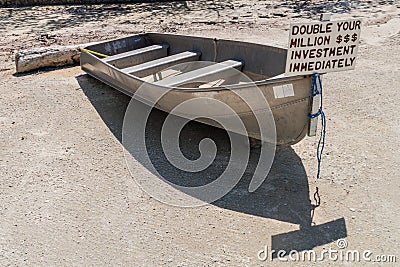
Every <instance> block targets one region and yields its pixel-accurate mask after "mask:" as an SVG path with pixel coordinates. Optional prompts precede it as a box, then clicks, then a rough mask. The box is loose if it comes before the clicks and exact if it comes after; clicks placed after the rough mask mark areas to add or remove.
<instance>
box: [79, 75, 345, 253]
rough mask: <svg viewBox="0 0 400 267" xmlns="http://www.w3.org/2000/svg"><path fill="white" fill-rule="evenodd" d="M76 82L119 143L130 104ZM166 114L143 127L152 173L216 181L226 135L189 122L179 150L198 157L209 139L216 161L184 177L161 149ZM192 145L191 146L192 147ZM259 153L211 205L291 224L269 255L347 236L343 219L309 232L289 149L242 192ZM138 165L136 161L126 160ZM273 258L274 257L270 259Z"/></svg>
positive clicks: (107, 90)
mask: <svg viewBox="0 0 400 267" xmlns="http://www.w3.org/2000/svg"><path fill="white" fill-rule="evenodd" d="M77 81H78V83H79V85H80V87H81V89H82V90H83V92H84V93H85V95H86V96H87V98H88V99H89V100H90V102H91V103H92V105H93V106H94V108H95V109H96V111H97V112H98V114H99V115H100V117H101V118H102V120H103V121H104V123H105V124H106V125H107V127H108V128H109V129H110V131H111V132H112V133H113V134H114V136H115V137H116V138H117V139H118V140H119V141H120V142H121V143H122V126H123V120H124V115H125V110H126V108H127V106H128V104H129V102H130V101H131V98H130V97H128V96H126V95H124V94H122V93H120V92H119V91H117V90H114V89H112V88H111V87H109V86H107V85H105V84H103V83H101V82H99V81H97V80H95V79H94V78H91V77H90V76H89V75H87V74H84V75H80V76H78V77H77ZM167 115H168V114H166V113H165V112H162V111H160V110H157V109H153V111H152V112H151V113H150V116H149V118H148V121H147V126H146V148H147V151H148V155H149V157H150V159H151V161H152V163H153V165H154V167H155V168H156V170H157V171H158V172H159V173H160V174H161V175H163V177H164V178H166V179H167V180H169V181H171V182H173V183H176V184H179V185H184V186H199V185H204V184H207V183H209V182H211V181H212V180H213V178H216V177H218V176H219V175H220V174H221V173H222V172H223V171H224V169H225V167H226V165H227V163H228V161H229V156H230V142H229V136H228V134H227V133H226V132H225V131H224V130H221V129H219V128H214V127H212V126H208V125H205V124H201V123H198V122H195V121H191V122H189V123H188V124H187V125H186V126H185V127H184V128H183V130H182V131H181V133H180V136H179V138H180V148H181V151H182V153H183V154H184V155H185V156H186V157H187V158H189V159H196V158H198V157H199V156H200V152H199V150H198V144H199V142H200V140H202V139H204V138H207V137H208V138H211V139H212V140H213V141H214V142H215V144H216V146H217V151H218V152H217V156H216V160H214V162H213V163H212V164H211V165H210V166H209V167H208V168H207V169H205V170H204V171H201V172H198V173H185V172H183V171H180V170H179V169H177V168H175V167H174V166H173V165H171V164H170V163H169V162H168V160H167V159H166V157H165V155H164V153H163V149H162V146H161V140H160V139H161V138H160V131H161V126H162V123H163V121H164V119H165V118H166V116H167ZM194 144H195V145H194ZM259 153H260V150H259V149H253V150H251V154H250V160H249V164H248V166H247V169H246V171H245V173H244V175H243V177H242V179H241V180H240V181H239V183H238V184H237V185H236V186H235V187H234V188H233V190H231V191H230V192H229V193H228V194H226V195H225V196H224V197H222V198H221V199H219V200H217V201H215V202H213V203H212V205H215V206H218V207H221V208H224V209H229V210H234V211H237V212H242V213H246V214H251V215H254V216H260V217H264V218H270V219H275V220H279V221H282V222H288V223H292V224H297V225H299V226H300V229H299V230H296V231H292V232H288V233H282V234H278V235H275V236H272V245H271V249H273V250H275V251H279V250H285V251H286V252H289V251H291V250H297V251H303V250H311V249H312V248H314V247H316V246H320V245H323V244H327V243H330V242H333V241H335V240H338V239H340V238H345V237H346V236H347V230H346V223H345V220H344V218H340V219H338V220H334V221H331V222H327V223H325V224H322V225H318V226H313V225H312V217H311V211H312V210H313V209H314V206H313V205H312V204H311V201H310V198H309V195H310V192H309V186H308V179H307V174H306V172H305V169H304V166H303V164H302V161H301V159H300V157H299V156H298V155H297V154H296V153H295V152H294V150H293V149H292V148H291V147H279V148H278V149H277V151H276V155H275V158H274V162H273V165H272V168H271V170H270V173H269V174H268V177H267V179H266V180H265V181H264V183H263V184H262V185H261V186H260V187H259V188H258V189H257V190H256V191H255V192H253V193H249V192H248V185H249V182H250V180H251V177H252V173H253V172H254V169H255V167H256V165H257V163H258V157H259ZM132 156H133V157H134V158H135V159H136V160H137V161H139V162H141V155H135V154H133V155H132ZM274 256H276V255H274Z"/></svg>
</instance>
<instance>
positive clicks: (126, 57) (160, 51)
mask: <svg viewBox="0 0 400 267" xmlns="http://www.w3.org/2000/svg"><path fill="white" fill-rule="evenodd" d="M168 48H169V45H168V44H166V43H163V44H160V45H151V46H146V47H143V48H139V49H134V50H131V51H128V52H125V53H120V54H116V55H113V56H109V57H106V58H104V59H103V61H104V62H107V63H109V64H111V65H113V66H114V67H117V68H119V69H122V68H127V67H129V66H133V65H137V64H142V63H144V62H147V61H151V60H155V59H158V58H162V57H166V56H167V55H168Z"/></svg>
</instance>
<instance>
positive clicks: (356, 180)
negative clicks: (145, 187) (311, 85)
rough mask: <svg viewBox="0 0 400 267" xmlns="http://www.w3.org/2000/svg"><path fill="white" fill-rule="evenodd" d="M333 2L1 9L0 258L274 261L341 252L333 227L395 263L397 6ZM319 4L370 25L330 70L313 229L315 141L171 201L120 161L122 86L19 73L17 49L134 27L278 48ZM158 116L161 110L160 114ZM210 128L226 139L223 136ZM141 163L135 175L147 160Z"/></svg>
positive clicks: (19, 261)
mask: <svg viewBox="0 0 400 267" xmlns="http://www.w3.org/2000/svg"><path fill="white" fill-rule="evenodd" d="M302 3H303V5H301V4H302ZM329 3H330V4H326V5H322V4H321V3H320V2H318V1H313V3H310V2H292V1H286V2H284V1H233V2H230V3H225V2H222V1H221V2H219V1H215V2H212V1H198V2H196V3H188V5H187V6H186V7H185V6H184V5H182V4H177V3H174V4H170V3H169V4H168V3H167V4H162V5H161V4H160V5H155V4H139V5H128V6H88V7H80V6H74V7H63V6H59V7H36V8H24V9H0V19H1V24H0V31H1V32H0V34H1V37H0V58H1V61H0V62H1V65H0V88H1V90H0V145H1V150H0V151H1V152H0V167H1V168H0V179H1V181H0V203H1V206H0V213H1V218H0V265H2V266H4V265H53V266H54V265H58V266H81V265H92V266H98V265H130V266H159V265H165V266H263V265H265V266H267V265H270V264H271V262H269V260H267V261H266V262H262V261H259V260H258V259H257V252H258V251H259V250H261V249H262V248H264V246H268V247H269V248H275V249H279V248H284V249H286V250H291V249H298V250H304V249H314V250H315V251H317V252H321V251H322V250H324V249H329V248H333V249H336V248H337V246H336V243H335V240H336V239H338V238H346V241H347V242H348V249H352V250H359V251H361V252H362V251H364V250H370V251H371V252H373V256H375V255H378V254H384V255H396V256H397V262H399V261H400V249H399V244H400V231H399V230H400V227H399V223H398V222H399V219H400V215H399V214H400V208H399V202H400V197H399V194H398V192H399V190H400V186H399V179H400V175H399V171H398V170H399V167H400V157H399V155H398V153H399V151H400V117H399V116H398V114H399V113H400V107H399V105H398V103H400V94H399V93H398V88H399V84H400V78H399V74H400V64H399V62H400V33H399V30H400V15H399V14H400V12H399V7H400V6H399V3H398V2H396V1H380V2H379V3H378V2H377V1H360V2H353V3H354V4H351V3H349V2H346V1H343V2H337V1H333V2H329ZM355 3H356V4H355ZM205 4H207V5H205ZM321 11H330V12H333V13H334V17H333V19H339V18H345V17H350V16H354V17H361V18H363V19H364V28H363V29H362V40H361V44H360V48H359V58H358V62H357V67H356V69H355V70H354V71H348V72H340V73H331V74H328V75H325V76H324V89H325V110H326V111H325V112H326V114H327V118H328V133H327V145H326V150H325V151H326V152H325V154H324V160H323V169H322V178H321V180H319V181H318V186H319V188H320V193H321V198H322V204H321V206H320V207H319V208H317V209H316V211H315V216H314V218H313V222H314V223H315V224H316V226H314V227H309V224H310V220H311V217H310V204H311V203H313V201H311V199H312V193H313V190H314V187H315V184H316V182H315V179H314V177H315V173H316V159H315V147H316V139H315V138H306V139H304V140H303V141H302V142H300V143H299V144H296V145H295V146H293V147H292V148H281V149H279V150H278V152H277V155H276V159H275V162H274V165H273V167H272V170H271V173H270V175H269V177H268V179H267V180H266V181H265V182H264V184H263V185H262V186H261V188H260V189H258V190H257V191H256V192H255V193H252V194H249V193H248V192H247V184H248V180H246V177H247V176H246V177H244V178H245V179H244V181H242V182H241V183H239V185H238V186H237V187H236V188H235V189H234V190H233V191H232V192H231V193H229V194H228V195H227V196H225V197H224V198H223V199H221V200H219V201H217V202H215V203H213V204H210V205H207V206H204V207H201V208H177V207H171V206H167V205H165V204H162V203H160V202H158V201H156V200H154V199H152V198H151V197H149V196H148V195H147V194H146V193H144V192H142V191H141V190H140V189H139V187H138V186H137V185H136V183H135V182H134V180H133V179H132V176H131V174H130V173H129V171H128V169H127V167H126V164H125V161H124V157H123V152H122V145H121V143H120V140H121V126H122V119H123V115H124V111H125V108H126V106H127V104H128V103H129V98H128V97H126V96H124V95H122V94H120V93H119V92H116V91H115V90H113V89H111V88H109V87H108V86H105V85H103V84H101V83H100V82H98V81H96V80H94V79H92V78H90V77H88V76H87V75H85V74H84V73H83V72H82V71H81V70H80V68H79V67H69V68H64V69H54V70H42V71H37V72H33V73H28V74H25V75H14V65H13V52H14V50H15V49H20V48H29V47H32V46H41V45H50V44H74V43H80V42H87V41H94V40H102V39H107V38H111V37H118V36H123V35H125V34H129V33H136V32H143V31H161V32H177V33H184V34H195V35H200V36H215V37H220V38H230V39H237V40H247V41H252V42H259V43H265V44H275V45H280V46H285V45H286V43H287V38H288V29H289V23H290V22H296V21H305V20H307V19H310V18H316V17H317V15H316V14H317V13H318V12H321ZM163 116H164V114H162V113H161V112H155V114H153V115H152V119H151V122H152V123H153V125H157V122H160V121H162V118H163ZM155 128H156V127H155ZM209 131H210V129H209V128H208V127H207V126H203V125H199V124H195V123H194V124H193V125H191V126H190V127H189V131H188V132H187V133H185V134H187V135H188V136H192V137H193V136H195V137H199V138H200V137H201V136H202V135H204V133H207V132H209ZM151 134H153V135H156V132H152V133H151ZM215 137H216V138H217V139H218V140H220V142H221V145H222V146H224V145H225V147H223V148H226V146H227V144H226V142H224V138H225V137H224V134H223V133H221V132H218V131H216V133H215ZM150 147H151V149H152V150H153V151H155V152H157V151H159V149H160V148H159V147H158V146H157V145H156V144H153V145H150ZM183 147H184V149H187V150H189V151H190V149H192V147H193V144H190V143H189V142H186V143H185V142H184V144H183ZM254 153H256V152H254ZM162 164H164V163H161V165H160V166H163V165H162ZM135 168H136V171H135V174H134V175H140V173H141V171H143V168H144V167H143V166H142V165H141V164H140V163H139V162H137V166H135ZM211 171H212V170H211ZM300 227H301V229H302V230H301V231H300V230H299V229H300ZM273 264H276V265H285V266H286V265H288V264H289V265H290V264H293V263H287V262H284V263H281V262H279V260H278V259H275V260H274V261H273ZM301 264H302V265H305V266H306V265H310V264H311V263H309V262H307V263H301ZM328 264H334V263H333V261H329V260H326V261H325V262H323V265H328ZM381 264H382V263H378V265H381ZM359 265H362V264H361V263H359ZM387 265H388V266H391V265H395V264H393V263H388V264H387Z"/></svg>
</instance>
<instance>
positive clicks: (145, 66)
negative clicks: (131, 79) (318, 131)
mask: <svg viewBox="0 0 400 267" xmlns="http://www.w3.org/2000/svg"><path fill="white" fill-rule="evenodd" d="M200 55H201V53H200V52H189V51H186V52H182V53H179V54H175V55H171V56H168V57H163V58H159V59H155V60H152V61H148V62H145V63H142V64H138V65H135V66H132V67H128V68H124V69H122V71H123V72H125V73H129V74H132V75H134V76H137V77H144V76H147V75H150V74H154V73H157V72H159V71H161V70H163V69H166V68H168V67H171V66H174V65H176V64H179V63H184V62H189V61H196V60H198V59H199V57H200Z"/></svg>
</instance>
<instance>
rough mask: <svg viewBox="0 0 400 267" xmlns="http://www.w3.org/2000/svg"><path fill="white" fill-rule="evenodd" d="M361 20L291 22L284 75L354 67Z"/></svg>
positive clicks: (324, 71)
mask: <svg viewBox="0 0 400 267" xmlns="http://www.w3.org/2000/svg"><path fill="white" fill-rule="evenodd" d="M360 33H361V20H359V19H353V20H343V21H323V22H313V23H304V24H292V25H290V38H289V48H288V54H287V58H286V71H285V74H286V75H294V74H296V75H298V74H312V73H315V72H319V73H326V72H333V71H342V70H351V69H354V68H355V63H356V56H357V50H358V43H359V41H360Z"/></svg>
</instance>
